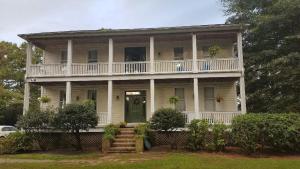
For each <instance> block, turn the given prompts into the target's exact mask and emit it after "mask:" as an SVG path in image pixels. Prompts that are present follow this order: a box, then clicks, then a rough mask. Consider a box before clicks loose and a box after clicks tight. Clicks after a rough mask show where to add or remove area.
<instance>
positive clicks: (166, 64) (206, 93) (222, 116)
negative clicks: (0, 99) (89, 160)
mask: <svg viewBox="0 0 300 169" xmlns="http://www.w3.org/2000/svg"><path fill="white" fill-rule="evenodd" d="M241 31H242V27H241V26H240V25H222V24H221V25H201V26H182V27H163V28H146V29H99V30H82V31H81V30H80V31H64V32H45V33H32V34H21V35H19V36H20V37H22V38H23V39H25V40H26V41H27V42H28V43H29V45H28V49H27V64H26V77H25V92H24V112H26V111H27V110H28V107H29V98H30V94H29V93H30V86H31V85H32V84H34V85H38V86H40V87H41V95H42V96H47V97H49V98H50V102H49V103H47V106H52V107H55V108H58V107H61V106H63V105H64V104H68V103H72V102H81V101H83V100H86V99H90V100H94V101H95V103H96V104H95V109H96V111H97V113H98V116H99V124H98V125H99V126H103V125H105V124H108V123H119V122H123V121H125V122H127V123H141V122H145V121H147V120H149V119H150V118H151V115H152V114H153V113H154V112H155V111H156V110H157V109H159V108H162V107H170V106H174V105H171V104H170V103H169V98H170V97H173V96H177V97H178V103H177V104H176V108H177V109H178V110H180V111H182V113H184V114H185V116H186V118H187V122H190V120H192V119H195V118H197V119H207V120H208V121H209V122H210V123H215V122H223V123H225V124H229V123H231V119H232V118H233V117H234V116H236V115H238V114H241V113H246V102H245V84H244V68H243V51H242V34H241ZM33 46H35V47H38V48H41V49H43V63H42V64H32V53H33V52H32V50H33V49H32V48H33ZM212 46H213V47H216V46H217V47H218V49H219V50H216V52H215V55H211V52H210V51H211V49H212V48H211V47H212ZM238 84H239V86H240V87H239V91H237V89H238V88H237V85H238ZM42 106H45V105H42Z"/></svg>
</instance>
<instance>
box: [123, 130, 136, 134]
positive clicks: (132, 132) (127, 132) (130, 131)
mask: <svg viewBox="0 0 300 169" xmlns="http://www.w3.org/2000/svg"><path fill="white" fill-rule="evenodd" d="M120 134H134V131H133V130H120Z"/></svg>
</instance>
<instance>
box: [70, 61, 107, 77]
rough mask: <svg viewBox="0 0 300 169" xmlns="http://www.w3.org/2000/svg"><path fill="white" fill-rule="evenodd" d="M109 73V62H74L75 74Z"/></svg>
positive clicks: (73, 71)
mask: <svg viewBox="0 0 300 169" xmlns="http://www.w3.org/2000/svg"><path fill="white" fill-rule="evenodd" d="M107 73H108V64H107V63H88V64H85V63H73V64H72V74H73V75H77V76H80V75H105V74H107Z"/></svg>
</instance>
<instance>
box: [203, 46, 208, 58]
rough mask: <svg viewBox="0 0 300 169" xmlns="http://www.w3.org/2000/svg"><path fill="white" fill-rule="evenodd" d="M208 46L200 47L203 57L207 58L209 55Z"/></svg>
mask: <svg viewBox="0 0 300 169" xmlns="http://www.w3.org/2000/svg"><path fill="white" fill-rule="evenodd" d="M208 48H209V47H208V46H203V47H202V53H203V57H204V58H208V57H209V53H208Z"/></svg>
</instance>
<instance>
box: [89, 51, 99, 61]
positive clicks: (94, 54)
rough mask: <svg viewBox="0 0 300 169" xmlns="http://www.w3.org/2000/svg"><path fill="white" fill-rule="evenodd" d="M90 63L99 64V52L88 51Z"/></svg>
mask: <svg viewBox="0 0 300 169" xmlns="http://www.w3.org/2000/svg"><path fill="white" fill-rule="evenodd" d="M87 62H88V63H97V62H98V51H97V50H94V49H93V50H89V51H88V61H87Z"/></svg>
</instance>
